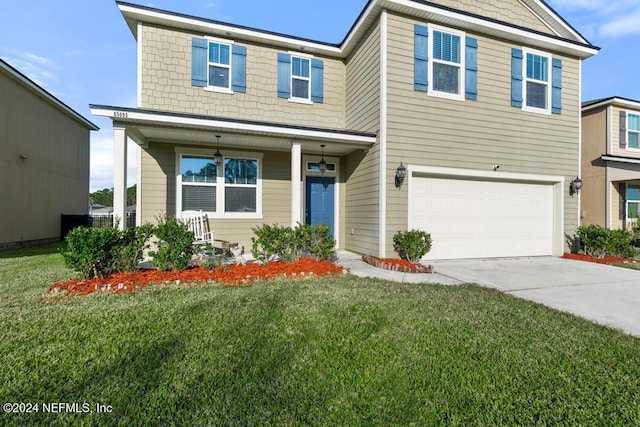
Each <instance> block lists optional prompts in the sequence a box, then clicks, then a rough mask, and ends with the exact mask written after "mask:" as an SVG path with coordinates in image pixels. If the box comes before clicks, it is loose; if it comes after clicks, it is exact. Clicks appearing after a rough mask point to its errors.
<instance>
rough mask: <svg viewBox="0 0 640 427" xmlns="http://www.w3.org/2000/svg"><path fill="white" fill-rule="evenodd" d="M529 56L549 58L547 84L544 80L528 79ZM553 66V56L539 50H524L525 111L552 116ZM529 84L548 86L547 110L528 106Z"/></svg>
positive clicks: (523, 95)
mask: <svg viewBox="0 0 640 427" xmlns="http://www.w3.org/2000/svg"><path fill="white" fill-rule="evenodd" d="M528 54H531V55H537V56H541V57H543V58H547V81H546V82H544V81H542V80H536V79H530V78H529V77H527V55H528ZM552 64H553V57H552V56H551V54H549V53H547V52H542V51H539V50H534V49H529V48H526V47H524V48H522V109H523V110H524V111H530V112H532V113H540V114H551V104H552V103H553V101H552V99H551V95H552V94H551V88H552V84H551V83H552V80H553V76H552V74H551V73H552V72H553V68H552ZM528 82H533V83H537V84H545V85H546V86H547V90H546V96H547V108H538V107H531V106H529V105H527V83H528Z"/></svg>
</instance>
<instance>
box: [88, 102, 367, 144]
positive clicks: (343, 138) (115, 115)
mask: <svg viewBox="0 0 640 427" xmlns="http://www.w3.org/2000/svg"><path fill="white" fill-rule="evenodd" d="M91 114H93V115H96V116H101V117H109V118H111V119H114V120H115V121H121V122H125V121H139V122H145V121H146V122H151V123H154V124H155V123H158V121H162V122H163V123H167V124H177V125H187V126H200V127H205V128H214V129H217V130H220V129H224V130H230V131H245V132H256V133H271V134H278V135H279V136H282V137H289V138H292V137H293V138H296V137H303V138H309V139H318V140H329V141H339V142H352V143H359V144H375V142H376V137H374V136H366V135H353V134H345V133H338V132H328V131H323V130H313V129H300V128H294V127H288V126H274V125H269V124H266V123H265V124H260V123H242V122H234V121H226V120H217V119H203V118H196V117H181V116H176V115H172V114H163V113H153V114H152V113H148V112H142V111H129V110H127V109H120V108H117V107H102V106H94V107H91Z"/></svg>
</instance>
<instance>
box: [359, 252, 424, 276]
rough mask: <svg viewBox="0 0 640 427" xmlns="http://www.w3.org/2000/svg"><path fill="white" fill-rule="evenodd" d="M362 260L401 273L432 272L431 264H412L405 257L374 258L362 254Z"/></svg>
mask: <svg viewBox="0 0 640 427" xmlns="http://www.w3.org/2000/svg"><path fill="white" fill-rule="evenodd" d="M362 260H363V261H364V262H366V263H367V264H371V265H373V266H374V267H378V268H384V269H385V270H392V271H401V272H403V273H433V266H432V265H423V264H414V263H412V262H409V261H407V260H406V259H398V258H376V257H372V256H369V255H363V256H362Z"/></svg>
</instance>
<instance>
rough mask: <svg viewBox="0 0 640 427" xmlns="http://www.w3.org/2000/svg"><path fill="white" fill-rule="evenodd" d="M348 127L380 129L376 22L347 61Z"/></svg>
mask: <svg viewBox="0 0 640 427" xmlns="http://www.w3.org/2000/svg"><path fill="white" fill-rule="evenodd" d="M346 91H347V94H346V100H347V104H346V125H347V129H353V130H359V131H362V132H378V130H379V129H380V26H379V23H377V24H376V25H375V26H374V27H373V28H372V30H371V32H370V33H369V35H368V36H367V38H366V39H365V41H364V42H363V43H362V44H361V45H359V46H358V48H357V49H356V50H355V52H354V53H353V54H352V56H351V57H350V58H349V60H348V61H347V68H346Z"/></svg>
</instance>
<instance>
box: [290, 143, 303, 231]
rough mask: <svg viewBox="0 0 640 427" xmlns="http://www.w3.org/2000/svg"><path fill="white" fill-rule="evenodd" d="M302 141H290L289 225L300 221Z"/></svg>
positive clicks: (294, 224)
mask: <svg viewBox="0 0 640 427" xmlns="http://www.w3.org/2000/svg"><path fill="white" fill-rule="evenodd" d="M301 169H302V143H300V142H295V141H293V142H292V143H291V226H292V227H295V226H296V224H297V223H299V222H302V214H301V212H302V201H301V200H300V193H301V184H300V182H301V181H302V177H301Z"/></svg>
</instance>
